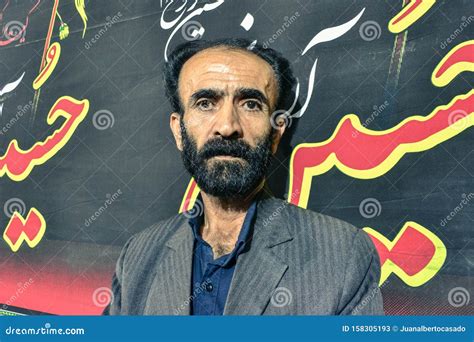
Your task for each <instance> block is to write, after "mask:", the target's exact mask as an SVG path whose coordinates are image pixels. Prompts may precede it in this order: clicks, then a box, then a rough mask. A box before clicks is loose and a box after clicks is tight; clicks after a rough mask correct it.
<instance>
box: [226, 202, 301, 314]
mask: <svg viewBox="0 0 474 342" xmlns="http://www.w3.org/2000/svg"><path fill="white" fill-rule="evenodd" d="M282 205H287V203H286V202H282V201H278V200H276V199H275V198H270V197H269V196H265V195H264V196H263V197H262V198H261V200H260V202H259V203H258V205H257V213H256V215H257V217H256V219H255V223H254V231H253V237H252V240H251V241H250V249H249V250H248V251H247V252H245V253H243V254H241V255H240V256H239V257H238V258H237V265H236V268H235V271H234V276H233V278H232V282H231V285H230V289H229V294H228V296H227V301H226V305H225V308H224V315H260V314H262V313H263V311H264V310H265V308H266V306H267V305H268V303H269V302H270V300H271V297H272V295H273V293H274V291H275V289H276V288H277V287H278V283H279V282H280V280H281V278H282V276H283V274H284V273H285V271H286V270H287V268H288V265H287V264H286V263H284V262H283V261H282V260H280V259H279V258H278V254H277V249H278V248H275V247H276V246H278V245H281V244H282V243H285V242H288V241H291V240H292V236H291V234H290V232H289V231H288V228H287V227H286V226H285V225H284V224H282V222H284V220H282V217H281V215H283V214H284V210H282V209H284V208H279V207H280V206H282ZM275 213H277V214H278V215H276V216H274V215H273V214H275Z"/></svg>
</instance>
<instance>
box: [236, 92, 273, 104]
mask: <svg viewBox="0 0 474 342" xmlns="http://www.w3.org/2000/svg"><path fill="white" fill-rule="evenodd" d="M234 95H235V96H236V97H238V98H240V99H257V100H259V101H260V102H263V103H264V104H265V105H266V106H267V107H270V103H269V101H268V98H267V97H266V96H265V95H264V94H263V93H262V92H261V91H260V90H258V89H254V88H239V89H237V91H236V92H235V94H234Z"/></svg>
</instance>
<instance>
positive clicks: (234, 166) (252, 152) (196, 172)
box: [180, 120, 273, 199]
mask: <svg viewBox="0 0 474 342" xmlns="http://www.w3.org/2000/svg"><path fill="white" fill-rule="evenodd" d="M180 127H181V137H182V144H183V151H182V152H181V157H182V160H183V163H184V167H185V168H186V170H187V171H188V172H189V173H190V174H191V176H193V178H194V180H195V181H196V183H197V184H198V186H199V187H200V188H201V190H203V191H204V192H205V193H207V194H209V195H212V196H215V197H220V198H225V199H237V198H245V197H246V196H247V195H248V194H250V193H251V192H252V190H254V189H255V188H256V187H257V186H258V185H259V184H260V182H261V181H262V180H263V179H264V178H265V175H266V173H267V170H268V167H269V165H270V162H271V159H272V156H273V155H272V150H271V146H272V136H273V134H272V133H273V130H270V133H269V134H268V135H266V136H263V137H262V138H260V139H259V140H258V141H257V145H256V147H252V146H250V145H249V144H248V143H246V142H245V141H243V140H235V139H225V138H213V139H211V140H209V141H207V142H206V143H205V144H204V146H203V147H202V148H201V149H200V150H198V149H197V144H196V141H195V140H194V139H193V137H191V136H190V135H189V134H188V132H187V131H186V127H185V125H184V123H183V120H180ZM215 156H231V157H237V158H241V159H229V160H218V159H216V158H213V157H215Z"/></svg>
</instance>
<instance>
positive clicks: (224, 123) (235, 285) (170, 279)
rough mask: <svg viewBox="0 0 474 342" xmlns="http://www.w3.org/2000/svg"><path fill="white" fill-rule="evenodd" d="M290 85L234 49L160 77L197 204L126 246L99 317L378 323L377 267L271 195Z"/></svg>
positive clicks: (177, 65) (326, 227) (193, 50)
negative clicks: (338, 317)
mask: <svg viewBox="0 0 474 342" xmlns="http://www.w3.org/2000/svg"><path fill="white" fill-rule="evenodd" d="M294 83H295V79H294V77H293V75H292V73H291V69H290V67H289V63H288V61H287V60H286V59H284V58H283V57H282V56H281V55H280V54H279V53H277V52H276V51H274V50H272V49H264V48H263V47H262V46H260V45H258V44H251V43H250V42H249V41H246V40H241V39H226V40H220V41H213V42H207V41H194V42H189V43H186V44H184V45H181V46H179V47H178V48H177V49H176V50H175V51H174V52H173V53H172V54H171V55H170V57H169V62H168V63H167V64H166V66H165V86H166V89H167V94H168V97H169V98H170V100H171V104H172V107H173V110H174V112H173V113H172V114H171V116H170V126H171V130H172V132H173V135H174V137H175V140H176V145H177V147H178V149H179V150H180V151H181V155H182V159H183V162H184V166H185V167H186V169H187V170H188V171H189V173H190V174H191V176H193V177H194V179H195V180H196V182H197V184H198V185H199V187H200V189H201V192H200V195H199V197H198V199H197V200H196V204H195V206H194V208H193V209H192V210H191V211H189V212H186V213H183V214H178V215H175V216H173V217H171V218H169V219H167V220H164V221H161V222H158V223H157V224H155V225H153V226H151V227H150V228H148V229H146V230H144V231H142V232H141V233H139V234H136V235H134V236H132V237H131V238H130V240H129V241H128V242H127V243H126V245H125V247H124V248H123V250H122V253H121V255H120V257H119V260H118V262H117V267H116V272H115V274H114V277H113V282H112V291H113V299H112V302H111V304H110V305H109V307H107V308H106V309H105V311H104V314H125V315H161V314H163V315H173V314H178V315H188V314H193V315H313V314H315V315H334V314H342V315H351V314H377V315H378V314H383V305H382V297H381V293H380V289H379V287H378V282H379V279H380V261H379V257H378V255H377V252H376V250H375V247H374V245H373V244H372V242H371V240H370V238H369V236H368V235H367V234H366V233H365V232H364V231H363V230H359V229H357V228H355V227H353V226H351V225H350V224H348V223H345V222H343V221H341V220H338V219H335V218H332V217H328V216H325V215H321V214H318V213H315V212H312V211H309V210H305V209H302V208H299V207H297V206H294V205H291V204H289V203H288V202H286V201H283V200H280V199H277V198H274V197H272V196H271V194H270V193H269V191H268V189H267V187H266V183H265V175H266V172H267V169H268V166H269V163H270V161H271V158H272V156H273V155H274V154H275V153H276V151H277V147H278V144H279V142H280V139H281V137H282V135H283V133H284V131H285V125H284V120H281V118H276V119H275V118H273V115H272V113H274V112H275V111H276V110H279V111H278V112H277V113H282V112H284V111H281V109H283V108H288V107H285V106H287V105H288V103H289V102H291V101H288V100H289V94H290V93H291V90H292V87H293V86H294Z"/></svg>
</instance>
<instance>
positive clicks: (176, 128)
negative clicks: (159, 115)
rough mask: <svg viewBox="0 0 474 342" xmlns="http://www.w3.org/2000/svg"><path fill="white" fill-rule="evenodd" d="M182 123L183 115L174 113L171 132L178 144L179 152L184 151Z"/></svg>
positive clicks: (171, 120)
mask: <svg viewBox="0 0 474 342" xmlns="http://www.w3.org/2000/svg"><path fill="white" fill-rule="evenodd" d="M180 121H181V115H180V114H179V113H176V112H173V113H171V115H170V128H171V132H173V136H174V140H175V142H176V147H178V150H180V151H182V150H183V141H182V137H181V126H180V124H179V123H180Z"/></svg>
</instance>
